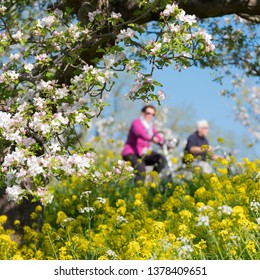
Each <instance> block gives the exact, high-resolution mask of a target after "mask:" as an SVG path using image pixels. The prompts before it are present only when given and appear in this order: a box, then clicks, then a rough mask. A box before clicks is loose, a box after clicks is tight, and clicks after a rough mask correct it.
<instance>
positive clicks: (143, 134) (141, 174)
mask: <svg viewBox="0 0 260 280" xmlns="http://www.w3.org/2000/svg"><path fill="white" fill-rule="evenodd" d="M155 112H156V109H155V107H154V106H153V105H146V106H144V107H143V108H142V113H141V116H140V117H139V118H137V119H135V120H134V121H133V122H132V125H131V127H130V130H129V132H128V137H127V140H126V143H125V145H124V149H123V151H122V157H123V159H124V160H125V161H130V162H131V165H132V166H133V167H134V169H135V182H137V181H144V180H145V176H146V165H153V166H154V169H153V170H154V171H157V172H158V173H159V172H160V171H161V170H162V169H163V168H164V166H165V165H166V160H165V158H164V156H163V155H161V154H159V153H157V152H155V151H152V150H151V142H153V143H155V144H158V145H162V144H163V142H164V140H163V139H162V137H160V135H159V134H157V133H156V129H155V127H154V126H153V123H152V120H153V117H154V116H155Z"/></svg>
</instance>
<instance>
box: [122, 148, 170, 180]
mask: <svg viewBox="0 0 260 280" xmlns="http://www.w3.org/2000/svg"><path fill="white" fill-rule="evenodd" d="M123 159H124V160H125V161H130V162H131V165H132V167H133V168H134V170H135V179H134V180H135V182H137V181H144V180H145V176H146V169H145V168H146V166H147V165H153V170H154V171H156V172H158V173H160V172H161V171H162V169H163V168H164V167H165V165H166V159H165V158H164V156H163V155H161V154H159V153H157V152H154V151H152V152H151V153H150V154H149V155H145V156H143V157H139V156H137V155H127V156H123Z"/></svg>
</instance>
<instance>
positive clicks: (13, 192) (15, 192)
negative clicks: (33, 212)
mask: <svg viewBox="0 0 260 280" xmlns="http://www.w3.org/2000/svg"><path fill="white" fill-rule="evenodd" d="M5 192H6V194H7V197H8V200H10V201H18V199H19V196H20V195H21V194H22V193H23V190H22V188H21V187H20V186H18V185H13V186H12V187H7V188H6V190H5Z"/></svg>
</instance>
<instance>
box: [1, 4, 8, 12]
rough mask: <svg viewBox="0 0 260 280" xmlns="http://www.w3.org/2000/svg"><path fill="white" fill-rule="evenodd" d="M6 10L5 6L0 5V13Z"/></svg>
mask: <svg viewBox="0 0 260 280" xmlns="http://www.w3.org/2000/svg"><path fill="white" fill-rule="evenodd" d="M6 10H7V8H6V7H5V6H3V5H1V6H0V14H3V13H4V12H5V11H6Z"/></svg>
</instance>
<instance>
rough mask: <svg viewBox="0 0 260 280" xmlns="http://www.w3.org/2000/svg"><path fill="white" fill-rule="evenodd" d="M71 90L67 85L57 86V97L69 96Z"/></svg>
mask: <svg viewBox="0 0 260 280" xmlns="http://www.w3.org/2000/svg"><path fill="white" fill-rule="evenodd" d="M68 93H69V90H68V89H67V88H66V87H62V88H57V89H56V90H55V97H56V98H57V99H62V98H64V97H66V96H68Z"/></svg>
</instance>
